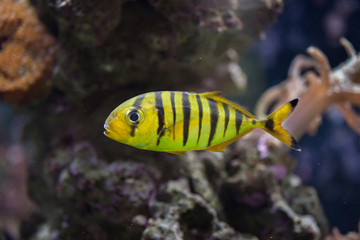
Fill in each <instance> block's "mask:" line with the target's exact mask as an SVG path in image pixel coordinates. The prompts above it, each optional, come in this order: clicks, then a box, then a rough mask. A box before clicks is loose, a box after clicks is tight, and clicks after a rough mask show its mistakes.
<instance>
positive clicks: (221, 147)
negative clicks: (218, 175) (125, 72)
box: [205, 128, 254, 152]
mask: <svg viewBox="0 0 360 240" xmlns="http://www.w3.org/2000/svg"><path fill="white" fill-rule="evenodd" d="M252 130H254V129H253V128H250V129H248V130H245V131H244V132H242V133H240V135H237V136H236V137H234V138H232V139H230V140H227V141H225V142H222V143H219V144H216V145H214V146H210V147H208V148H206V149H205V150H209V151H213V152H224V151H225V147H226V146H227V145H229V144H231V143H233V142H235V141H236V140H238V139H239V138H241V137H243V136H244V135H246V134H248V133H249V132H251V131H252Z"/></svg>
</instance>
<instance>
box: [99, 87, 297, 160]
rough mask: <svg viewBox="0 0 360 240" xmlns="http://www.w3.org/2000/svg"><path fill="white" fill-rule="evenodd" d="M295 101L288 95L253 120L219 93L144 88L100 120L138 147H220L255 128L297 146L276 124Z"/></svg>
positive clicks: (116, 135)
mask: <svg viewBox="0 0 360 240" xmlns="http://www.w3.org/2000/svg"><path fill="white" fill-rule="evenodd" d="M297 102H298V99H294V100H292V101H290V102H288V103H287V104H285V105H284V106H282V107H281V108H279V109H278V110H277V111H275V112H274V113H272V114H270V115H269V116H268V117H267V118H265V119H264V120H258V119H256V118H255V116H253V115H252V114H251V113H249V112H248V111H246V110H245V109H243V108H241V107H240V106H238V105H236V104H235V103H233V102H231V101H229V100H227V99H225V98H223V97H222V96H220V92H208V93H201V94H198V93H190V92H177V91H161V92H149V93H145V94H142V95H139V96H136V97H133V98H131V99H129V100H127V101H126V102H124V103H122V104H121V105H119V106H118V107H117V108H115V109H114V110H113V111H112V112H111V114H110V115H109V116H108V118H107V119H106V121H105V124H104V128H105V131H104V134H105V135H106V136H107V137H109V138H111V139H113V140H115V141H118V142H121V143H124V144H127V145H131V146H134V147H137V148H140V149H146V150H152V151H161V152H170V153H175V154H183V153H184V152H185V151H190V150H210V151H216V152H223V151H224V148H225V147H226V146H227V145H228V144H230V143H232V142H234V141H235V140H237V139H239V138H240V137H242V136H244V135H245V134H247V133H249V132H250V131H251V130H253V129H254V128H261V129H264V130H265V131H267V132H268V133H270V134H272V135H273V136H274V137H276V138H277V139H279V140H280V141H282V142H283V143H285V144H286V145H288V146H290V147H292V148H293V149H295V150H300V147H299V145H298V144H297V143H296V141H295V139H294V138H293V137H292V136H291V135H290V134H289V133H288V132H287V131H286V130H285V129H284V128H282V126H281V123H282V121H284V120H285V119H286V118H287V116H288V115H289V114H290V113H291V112H292V111H293V109H294V108H295V106H296V104H297Z"/></svg>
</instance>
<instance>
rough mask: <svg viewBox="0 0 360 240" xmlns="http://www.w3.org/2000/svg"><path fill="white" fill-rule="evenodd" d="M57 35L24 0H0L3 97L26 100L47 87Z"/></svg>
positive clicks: (0, 56) (0, 65) (1, 85)
mask: <svg viewBox="0 0 360 240" xmlns="http://www.w3.org/2000/svg"><path fill="white" fill-rule="evenodd" d="M54 43H55V41H54V39H53V38H52V37H51V36H50V35H48V34H47V33H46V31H45V28H44V26H43V25H42V24H41V23H40V21H39V20H38V18H37V16H36V13H35V11H34V10H33V9H32V8H31V7H30V6H28V5H27V4H26V3H25V2H22V1H12V0H3V1H0V98H2V99H4V100H6V101H8V102H11V103H24V102H26V101H27V100H31V99H35V98H38V97H39V96H42V95H43V94H44V92H46V89H48V87H49V85H50V82H49V77H50V74H51V72H52V69H53V62H54Z"/></svg>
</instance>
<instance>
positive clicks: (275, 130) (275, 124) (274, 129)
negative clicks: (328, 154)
mask: <svg viewBox="0 0 360 240" xmlns="http://www.w3.org/2000/svg"><path fill="white" fill-rule="evenodd" d="M298 102H299V98H296V99H293V100H291V101H290V102H288V103H286V104H285V105H284V106H282V107H281V108H279V109H278V110H276V111H275V112H273V113H271V114H270V115H269V116H267V117H266V118H265V119H264V123H265V124H264V127H263V129H264V130H265V131H266V132H268V133H269V134H271V135H273V136H274V137H275V138H277V139H279V140H280V141H281V142H283V143H285V144H286V145H288V146H289V147H292V148H293V149H295V150H296V151H301V148H300V146H299V144H298V143H297V142H296V140H295V139H294V138H293V137H292V136H291V135H290V133H289V132H288V131H286V129H285V128H283V127H282V126H281V123H282V122H283V121H284V120H285V119H286V118H287V117H288V116H289V115H290V113H292V111H293V110H294V108H295V107H296V105H297V103H298Z"/></svg>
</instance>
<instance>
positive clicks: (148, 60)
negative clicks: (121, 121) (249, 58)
mask: <svg viewBox="0 0 360 240" xmlns="http://www.w3.org/2000/svg"><path fill="white" fill-rule="evenodd" d="M34 2H35V6H37V7H38V8H40V9H47V11H50V12H52V13H53V16H54V18H53V19H51V20H48V21H49V22H51V21H53V22H56V24H57V25H56V26H57V27H58V30H59V33H58V36H59V37H58V42H59V44H60V45H61V48H60V49H59V54H58V63H59V71H57V72H56V74H55V76H54V85H55V86H56V88H57V89H59V90H60V91H62V92H66V93H67V94H66V97H67V98H68V99H69V100H71V101H75V102H78V101H79V100H82V99H84V98H86V97H89V96H90V95H92V94H93V93H94V94H96V92H97V89H99V88H101V89H103V90H108V91H109V92H113V91H116V92H117V93H119V92H120V93H122V91H123V89H125V88H132V86H134V85H135V84H136V85H137V86H141V88H143V89H148V90H149V89H154V86H158V88H157V89H159V88H161V89H166V88H173V89H179V90H181V89H184V87H183V86H184V85H192V86H196V87H198V88H201V89H204V84H206V80H207V79H210V78H211V79H213V78H215V77H216V73H214V66H215V65H217V64H218V63H220V62H222V61H223V60H224V59H223V57H224V55H225V54H224V53H225V52H226V51H227V50H228V49H230V48H232V49H233V50H234V51H236V52H237V53H240V52H242V51H244V49H245V48H246V47H247V46H248V45H249V44H251V43H252V42H253V41H255V40H259V39H261V38H264V36H265V34H264V31H265V29H266V28H267V27H268V26H269V24H271V23H272V22H273V21H275V19H276V17H277V16H278V15H279V14H280V12H281V10H282V1H280V0H276V1H269V0H254V1H251V3H250V1H247V0H246V1H244V0H242V1H232V0H226V1H194V0H186V1H184V0H175V1H158V0H151V1H128V0H122V1H116V2H114V1H110V0H107V1H102V2H101V4H99V1H96V0H90V1H81V0H69V1H68V0H67V1H57V0H56V1H55V0H52V1H45V0H36V1H35V0H34ZM259 12H260V13H261V14H258V13H259ZM79 13H81V14H79ZM134 16H136V17H134ZM46 17H47V18H49V16H48V15H47V16H46ZM94 19H96V21H93V20H94ZM236 71H237V70H236ZM149 76H151V77H149ZM230 77H231V75H230V76H226V78H227V79H228V78H230ZM74 79H76V81H74ZM169 79H171V81H169ZM202 80H203V81H204V82H202ZM222 84H223V83H222V81H214V83H213V84H212V86H211V88H212V89H215V88H217V89H218V85H222ZM124 92H125V91H124ZM119 95H121V94H119ZM122 100H123V99H122Z"/></svg>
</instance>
